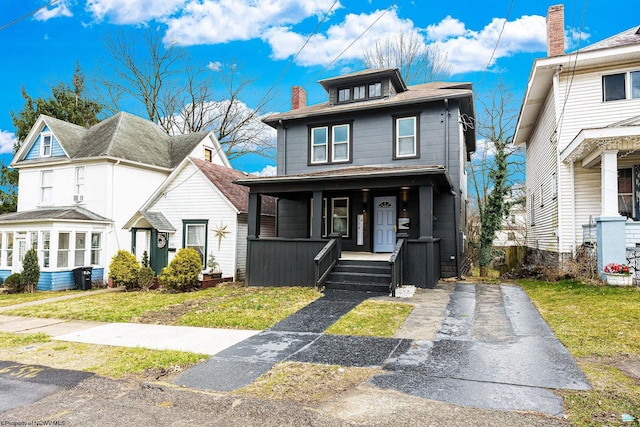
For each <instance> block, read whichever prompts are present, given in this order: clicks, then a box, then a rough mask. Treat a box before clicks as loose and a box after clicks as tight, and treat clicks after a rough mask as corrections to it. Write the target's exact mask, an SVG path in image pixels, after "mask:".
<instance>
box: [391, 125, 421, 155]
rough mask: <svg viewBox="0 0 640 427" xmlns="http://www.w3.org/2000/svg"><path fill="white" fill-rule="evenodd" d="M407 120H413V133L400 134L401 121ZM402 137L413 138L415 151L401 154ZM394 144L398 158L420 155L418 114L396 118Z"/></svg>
mask: <svg viewBox="0 0 640 427" xmlns="http://www.w3.org/2000/svg"><path fill="white" fill-rule="evenodd" d="M405 120H413V134H412V135H400V122H402V121H405ZM401 138H413V152H411V153H409V154H400V139H401ZM394 144H395V147H394V152H395V157H396V158H398V159H402V158H409V157H416V156H417V155H418V117H417V116H404V117H396V118H395V135H394Z"/></svg>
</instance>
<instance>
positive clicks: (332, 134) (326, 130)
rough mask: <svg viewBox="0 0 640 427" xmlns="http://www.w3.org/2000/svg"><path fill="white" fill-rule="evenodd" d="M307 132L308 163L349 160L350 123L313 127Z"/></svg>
mask: <svg viewBox="0 0 640 427" xmlns="http://www.w3.org/2000/svg"><path fill="white" fill-rule="evenodd" d="M309 134H310V136H309V138H310V141H309V164H311V165H314V164H326V163H342V162H350V161H351V125H350V124H335V125H328V126H319V127H313V128H310V130H309Z"/></svg>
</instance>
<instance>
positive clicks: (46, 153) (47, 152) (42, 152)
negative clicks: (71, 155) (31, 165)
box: [40, 132, 53, 157]
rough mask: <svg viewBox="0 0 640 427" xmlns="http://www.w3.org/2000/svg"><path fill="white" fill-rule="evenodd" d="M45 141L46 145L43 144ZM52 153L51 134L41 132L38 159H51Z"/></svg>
mask: <svg viewBox="0 0 640 427" xmlns="http://www.w3.org/2000/svg"><path fill="white" fill-rule="evenodd" d="M45 139H47V140H48V141H49V143H48V144H45V143H44V142H45ZM47 148H48V150H47ZM52 153H53V134H52V133H51V132H42V133H41V134H40V157H51V155H52Z"/></svg>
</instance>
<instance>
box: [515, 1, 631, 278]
mask: <svg viewBox="0 0 640 427" xmlns="http://www.w3.org/2000/svg"><path fill="white" fill-rule="evenodd" d="M562 14H563V9H562V7H561V6H552V7H551V8H550V9H549V15H548V16H547V26H548V32H547V34H548V37H549V46H550V50H549V56H548V57H547V58H542V59H538V60H536V61H535V63H534V65H533V68H532V71H531V75H530V77H529V82H528V85H527V91H526V94H525V98H524V101H523V105H522V108H521V112H520V117H519V120H518V124H517V127H516V133H515V137H514V141H515V143H516V144H524V145H526V162H527V170H526V176H527V178H526V200H527V209H526V211H527V215H528V217H527V246H528V247H529V249H530V253H531V254H534V255H536V256H537V259H538V261H540V262H544V263H548V264H555V265H558V264H562V261H563V260H564V259H568V258H570V257H572V256H573V255H574V254H575V251H576V249H577V248H578V247H579V246H580V245H582V244H590V245H591V244H596V246H597V248H598V267H599V270H600V271H602V267H603V265H605V264H607V263H609V262H618V263H623V262H625V258H626V254H625V252H626V251H625V245H626V246H633V247H635V246H636V244H639V243H640V240H633V239H632V238H629V239H628V238H626V237H625V234H630V233H631V229H634V230H635V228H634V227H635V222H636V221H638V220H640V197H639V196H640V151H639V150H638V149H639V148H640V28H639V27H634V28H631V29H628V30H626V31H624V32H622V33H619V34H617V35H614V36H612V37H610V38H608V39H606V40H603V41H601V42H598V43H594V44H592V45H590V46H587V47H585V48H583V49H580V50H578V51H575V52H572V53H568V54H565V53H564V50H563V49H561V50H560V51H554V49H553V47H552V46H554V45H555V46H557V45H558V44H559V45H560V46H563V44H562V43H563V40H564V31H563V27H564V23H563V15H562ZM558 42H559V43H558ZM625 230H626V232H625Z"/></svg>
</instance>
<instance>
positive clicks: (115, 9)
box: [86, 0, 186, 25]
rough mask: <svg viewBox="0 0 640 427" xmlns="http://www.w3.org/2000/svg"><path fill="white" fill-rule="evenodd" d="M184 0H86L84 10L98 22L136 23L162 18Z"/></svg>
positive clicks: (176, 10)
mask: <svg viewBox="0 0 640 427" xmlns="http://www.w3.org/2000/svg"><path fill="white" fill-rule="evenodd" d="M185 3H186V1H185V0H88V1H87V5H86V10H87V11H88V12H89V13H90V14H91V15H92V16H93V19H94V20H96V21H98V22H100V21H103V20H105V19H108V20H109V21H111V22H112V23H114V24H128V25H136V24H143V23H146V22H148V21H151V20H154V19H156V20H160V21H161V20H163V19H166V18H167V17H169V16H171V15H172V14H174V13H176V12H178V11H179V10H180V8H181V7H183V6H184V5H185Z"/></svg>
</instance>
